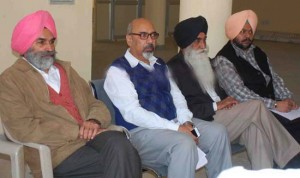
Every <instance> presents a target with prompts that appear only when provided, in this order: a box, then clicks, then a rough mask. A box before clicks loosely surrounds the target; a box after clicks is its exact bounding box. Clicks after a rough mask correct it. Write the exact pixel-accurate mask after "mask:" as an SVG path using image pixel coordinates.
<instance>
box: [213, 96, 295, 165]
mask: <svg viewBox="0 0 300 178" xmlns="http://www.w3.org/2000/svg"><path fill="white" fill-rule="evenodd" d="M214 119H215V122H218V123H221V124H222V125H224V126H225V127H226V128H227V131H228V135H229V138H230V140H231V141H233V140H235V139H237V138H239V139H240V143H241V144H244V145H245V147H246V149H247V153H248V156H249V159H250V162H251V164H252V169H262V168H272V167H273V161H275V162H276V163H277V165H278V166H280V167H281V168H282V167H284V166H285V165H286V164H287V163H288V161H289V160H290V159H292V158H293V157H294V156H296V155H297V154H298V153H299V152H300V145H299V144H298V143H297V142H296V140H295V139H294V138H293V137H292V136H291V135H290V134H289V133H288V131H286V129H285V128H284V127H283V126H282V125H281V124H280V123H279V122H278V120H277V119H276V118H275V117H274V116H273V114H272V113H271V112H270V111H269V110H268V109H267V108H266V107H265V105H264V103H262V102H261V101H256V100H253V101H248V102H244V103H240V104H238V105H236V106H234V107H232V108H231V109H230V110H220V111H217V112H216V114H215V115H214Z"/></svg>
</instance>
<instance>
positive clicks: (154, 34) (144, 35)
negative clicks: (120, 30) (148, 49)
mask: <svg viewBox="0 0 300 178" xmlns="http://www.w3.org/2000/svg"><path fill="white" fill-rule="evenodd" d="M129 35H137V36H140V39H141V40H147V39H148V38H149V36H150V38H151V39H152V40H156V39H157V38H158V37H159V33H157V32H152V33H147V32H141V33H129Z"/></svg>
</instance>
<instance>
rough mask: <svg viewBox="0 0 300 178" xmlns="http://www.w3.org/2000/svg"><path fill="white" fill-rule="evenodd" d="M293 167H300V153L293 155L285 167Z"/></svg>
mask: <svg viewBox="0 0 300 178" xmlns="http://www.w3.org/2000/svg"><path fill="white" fill-rule="evenodd" d="M293 168H300V154H297V155H296V156H295V157H293V158H292V159H291V160H290V161H289V162H288V163H287V164H286V165H285V166H284V168H283V169H293Z"/></svg>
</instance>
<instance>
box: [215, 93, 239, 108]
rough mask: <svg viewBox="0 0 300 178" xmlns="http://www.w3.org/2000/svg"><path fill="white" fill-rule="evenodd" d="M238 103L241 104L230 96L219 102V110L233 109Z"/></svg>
mask: <svg viewBox="0 0 300 178" xmlns="http://www.w3.org/2000/svg"><path fill="white" fill-rule="evenodd" d="M238 103H239V102H238V101H237V100H236V99H235V98H233V97H231V96H228V97H227V98H225V99H223V100H222V101H219V102H217V110H222V109H231V108H232V107H233V106H234V105H236V104H238Z"/></svg>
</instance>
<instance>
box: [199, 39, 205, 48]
mask: <svg viewBox="0 0 300 178" xmlns="http://www.w3.org/2000/svg"><path fill="white" fill-rule="evenodd" d="M199 47H200V48H201V49H204V48H206V41H204V40H201V41H200V44H199Z"/></svg>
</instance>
